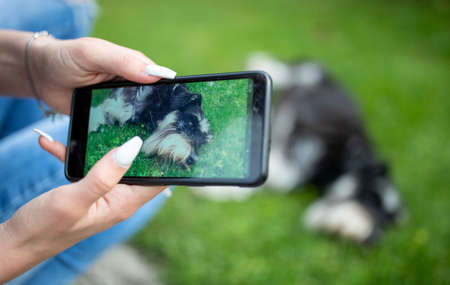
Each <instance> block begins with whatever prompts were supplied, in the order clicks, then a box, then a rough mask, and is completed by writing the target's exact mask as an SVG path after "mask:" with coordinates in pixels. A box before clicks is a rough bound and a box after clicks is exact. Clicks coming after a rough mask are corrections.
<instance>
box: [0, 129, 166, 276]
mask: <svg viewBox="0 0 450 285" xmlns="http://www.w3.org/2000/svg"><path fill="white" fill-rule="evenodd" d="M39 143H40V144H41V146H42V147H43V148H44V149H45V150H47V151H48V152H50V153H51V154H53V155H55V156H56V157H57V158H59V159H60V160H61V161H62V162H64V157H65V151H66V148H65V146H64V145H62V144H61V143H59V142H55V141H52V140H49V139H48V138H45V137H43V136H41V137H40V138H39ZM141 146H142V140H141V139H140V138H139V137H134V138H132V139H131V140H129V141H128V142H126V143H125V144H123V145H122V146H120V147H119V148H115V149H113V150H111V151H110V152H108V153H107V154H106V155H105V156H104V157H103V158H102V159H101V160H99V161H98V162H97V163H96V164H95V165H94V166H93V167H92V169H91V170H90V171H89V172H88V173H87V175H86V177H85V178H83V179H82V180H80V181H78V182H75V183H72V184H68V185H64V186H61V187H58V188H55V189H52V190H50V191H48V192H46V193H44V194H42V195H40V196H38V197H36V198H34V199H33V200H31V201H30V202H28V203H27V204H25V205H24V206H22V207H21V208H20V209H19V210H18V211H17V212H16V213H15V214H14V215H13V216H12V217H11V218H10V219H9V220H7V221H6V222H5V223H3V224H0V252H1V253H2V256H1V257H0V283H2V282H4V281H6V280H9V279H12V278H14V277H15V276H18V275H19V274H21V273H22V272H24V271H26V270H28V269H29V268H31V267H33V266H35V265H36V264H38V263H39V262H41V261H43V260H45V259H47V258H49V257H51V256H54V255H56V254H57V253H59V252H61V251H63V250H64V249H66V248H68V247H70V246H72V245H73V244H75V243H77V242H79V241H81V240H83V239H85V238H87V237H89V236H91V235H94V234H96V233H98V232H101V231H104V230H106V229H108V228H110V227H111V226H113V225H115V224H117V223H119V222H121V221H123V220H125V219H127V218H128V217H130V216H131V215H132V214H133V213H134V212H136V211H137V210H138V209H139V208H140V207H141V206H142V205H143V204H145V203H146V202H148V201H149V200H151V199H152V198H153V197H155V196H156V195H157V194H159V193H160V192H161V191H162V190H164V189H165V188H166V187H144V186H131V185H124V184H118V183H119V181H120V179H121V178H122V176H123V175H124V174H125V172H126V171H127V170H128V168H129V167H130V165H131V163H132V162H133V160H134V159H135V157H136V156H137V154H138V153H139V150H140V148H141Z"/></svg>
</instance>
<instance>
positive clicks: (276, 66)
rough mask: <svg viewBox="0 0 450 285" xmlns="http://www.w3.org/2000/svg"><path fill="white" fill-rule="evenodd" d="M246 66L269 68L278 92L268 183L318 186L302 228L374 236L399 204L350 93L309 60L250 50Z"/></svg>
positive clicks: (396, 213) (366, 239)
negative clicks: (281, 58) (288, 59)
mask: <svg viewBox="0 0 450 285" xmlns="http://www.w3.org/2000/svg"><path fill="white" fill-rule="evenodd" d="M249 66H250V67H252V69H253V68H258V69H264V70H266V71H268V72H269V74H271V75H272V76H273V79H274V86H275V88H277V89H278V91H279V94H280V95H279V98H278V99H277V100H276V101H277V102H278V104H276V106H275V109H274V112H273V114H274V118H273V122H272V124H273V125H272V126H273V128H272V130H273V132H272V150H271V155H270V168H269V179H268V183H267V185H268V186H270V187H275V188H278V189H283V190H285V191H289V190H293V189H295V188H298V187H299V186H302V185H305V184H312V185H315V186H317V188H318V189H319V191H320V193H321V198H320V199H319V200H317V201H315V202H314V203H313V204H312V205H311V206H310V207H309V208H308V209H307V211H306V215H305V220H304V221H305V224H306V226H307V227H308V228H310V229H313V230H318V231H325V232H329V233H334V234H338V235H340V236H343V237H346V238H349V239H352V240H355V241H358V242H361V243H362V242H369V241H372V240H375V239H376V238H377V237H378V236H379V234H380V233H381V231H382V229H383V228H384V227H385V226H386V225H387V224H389V223H391V222H394V221H395V220H396V219H398V218H399V217H400V214H401V212H402V207H401V202H400V199H399V196H398V194H397V191H396V189H395V188H394V186H393V185H392V183H391V181H390V178H389V175H388V173H387V165H386V163H384V162H382V161H380V160H379V158H378V157H377V154H376V153H375V151H374V147H373V145H372V143H371V142H370V140H369V138H368V136H367V134H366V131H365V128H364V123H363V120H362V116H361V114H360V113H359V111H358V108H357V106H356V104H355V103H354V102H353V100H352V99H351V97H350V95H349V93H348V92H347V91H346V90H344V89H343V88H342V87H341V86H339V84H337V82H336V81H335V80H334V79H333V78H332V77H331V76H330V74H328V73H327V72H326V71H325V70H324V68H323V67H322V66H321V65H319V64H318V63H316V62H314V61H299V62H294V63H292V64H289V65H287V64H284V63H282V62H280V61H277V60H276V59H273V58H270V57H268V56H266V55H264V54H256V55H254V56H253V57H251V58H250V59H249Z"/></svg>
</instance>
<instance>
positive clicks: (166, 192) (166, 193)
mask: <svg viewBox="0 0 450 285" xmlns="http://www.w3.org/2000/svg"><path fill="white" fill-rule="evenodd" d="M163 194H164V196H166V197H167V198H169V197H171V196H172V190H170V188H167V189H166V190H164V191H163Z"/></svg>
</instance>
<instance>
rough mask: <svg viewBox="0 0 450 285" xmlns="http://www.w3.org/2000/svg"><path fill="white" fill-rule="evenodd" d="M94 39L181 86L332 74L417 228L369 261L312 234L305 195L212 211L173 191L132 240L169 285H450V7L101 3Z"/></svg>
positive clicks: (365, 254) (383, 1) (369, 255)
mask: <svg viewBox="0 0 450 285" xmlns="http://www.w3.org/2000/svg"><path fill="white" fill-rule="evenodd" d="M100 4H101V6H102V7H103V11H102V13H101V17H100V19H99V22H98V25H97V27H96V31H95V35H97V36H100V37H102V38H105V39H108V40H111V41H114V42H117V43H119V44H123V45H127V46H129V47H132V48H135V49H139V50H142V51H143V52H145V53H146V54H148V55H149V56H150V57H151V58H152V59H153V60H155V61H156V62H158V63H159V64H162V65H167V66H169V67H171V68H173V69H174V70H176V71H178V72H179V74H180V75H181V74H186V75H187V74H198V73H208V72H222V71H236V70H240V69H242V66H243V62H244V59H245V57H246V56H247V55H248V54H249V53H250V52H252V51H255V50H265V51H268V52H270V53H272V54H274V55H276V56H278V57H280V58H283V59H290V58H296V57H302V56H308V57H312V58H315V59H318V60H319V61H321V62H322V63H324V64H325V65H326V66H327V67H328V68H329V69H330V70H331V71H332V72H333V73H334V74H335V76H336V77H337V78H338V79H339V80H340V81H341V82H343V84H344V85H345V86H347V87H348V89H350V90H351V91H352V92H353V93H354V94H355V97H356V99H357V100H358V102H359V103H360V106H361V109H362V111H363V113H364V115H365V119H366V122H367V127H368V130H369V132H370V134H371V136H372V138H373V140H374V141H375V142H376V144H377V146H378V149H379V152H380V154H381V155H382V156H383V157H385V158H386V159H387V160H388V161H389V162H390V164H391V172H392V175H393V180H394V182H395V184H396V186H397V187H398V189H399V191H400V193H401V195H402V196H403V199H404V201H405V204H406V207H407V209H408V211H409V220H408V221H407V223H406V224H404V225H402V226H397V227H393V228H391V229H389V230H388V231H387V233H386V234H385V235H384V236H383V239H382V240H381V242H380V244H378V245H377V246H375V247H372V248H360V247H357V246H354V245H351V244H348V243H345V242H340V241H336V240H335V239H332V238H328V237H325V236H322V235H315V234H311V233H309V232H307V231H305V230H304V229H303V227H302V226H301V223H300V220H299V217H300V216H301V213H302V212H303V210H304V209H305V207H307V205H308V204H309V203H310V202H311V201H312V200H313V198H314V197H313V196H314V195H313V194H312V193H311V192H309V191H304V192H301V193H296V194H290V195H276V194H272V193H270V192H267V191H264V192H263V191H261V192H260V193H258V194H257V195H255V196H253V197H252V198H250V199H249V200H248V201H246V202H244V203H238V202H227V203H215V202H211V201H206V200H203V199H200V198H198V197H195V196H193V195H192V193H191V192H189V191H186V190H185V189H181V190H179V191H176V193H175V195H174V197H173V198H172V199H170V200H169V201H168V202H167V204H166V206H165V207H164V208H163V209H162V211H161V212H160V214H159V215H158V216H157V217H156V218H155V219H154V220H153V221H152V222H151V223H150V224H149V225H148V227H147V228H145V229H144V230H143V231H142V232H141V233H140V234H138V235H137V237H136V238H135V239H134V240H133V244H134V245H135V246H137V247H139V248H140V249H142V252H143V253H145V254H146V255H147V256H148V257H149V258H151V259H152V260H153V261H155V262H159V263H161V264H162V265H163V266H162V268H163V269H162V277H163V278H164V280H165V281H166V282H168V283H169V284H330V283H331V284H449V283H450V270H449V268H450V242H449V240H450V219H448V217H447V216H448V213H449V210H450V206H449V205H450V191H449V185H450V177H449V175H448V172H449V169H450V144H449V137H450V136H449V133H450V112H449V111H448V110H449V109H450V91H449V90H450V80H449V78H450V28H449V27H450V4H449V2H448V1H444V0H435V1H407V0H402V1H387V0H379V1H350V0H344V1H332V0H322V1H306V0H305V1H292V0H279V1H268V0H260V1H235V0H230V1H220V2H219V1H205V0H201V1H179V0H178V1H144V0H139V1H138V0H136V1H132V2H131V1H118V0H109V1H100Z"/></svg>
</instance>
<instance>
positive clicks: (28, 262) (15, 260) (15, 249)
mask: <svg viewBox="0 0 450 285" xmlns="http://www.w3.org/2000/svg"><path fill="white" fill-rule="evenodd" d="M22 240H24V239H23V237H20V235H19V234H18V233H15V232H14V230H13V228H12V227H11V225H10V223H9V220H8V221H6V222H4V223H2V224H0V252H1V253H2V254H1V255H0V284H3V282H6V281H8V280H11V279H13V278H15V277H17V276H18V275H20V274H21V273H23V272H25V271H26V270H28V269H29V268H31V267H33V266H34V265H35V264H37V263H36V262H35V259H33V258H31V253H30V252H29V251H27V250H25V249H24V248H23V246H22V245H23V243H22Z"/></svg>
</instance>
